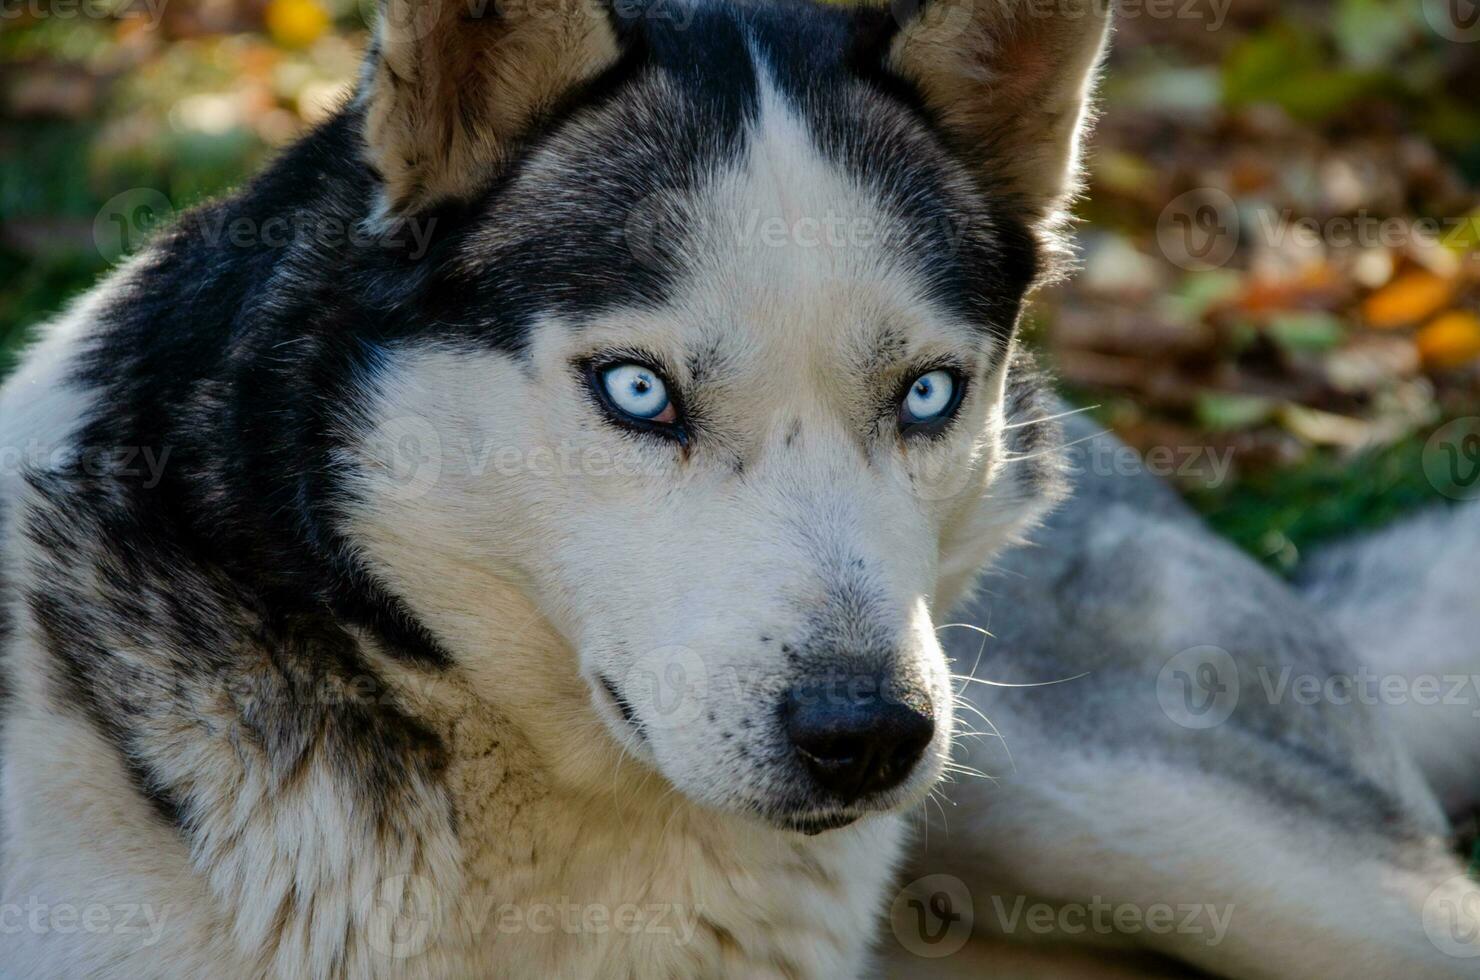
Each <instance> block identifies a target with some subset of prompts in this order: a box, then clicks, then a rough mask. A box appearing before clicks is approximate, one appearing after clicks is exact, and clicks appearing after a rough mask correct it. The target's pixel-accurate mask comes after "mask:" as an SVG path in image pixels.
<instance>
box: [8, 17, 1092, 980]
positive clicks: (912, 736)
mask: <svg viewBox="0 0 1480 980" xmlns="http://www.w3.org/2000/svg"><path fill="white" fill-rule="evenodd" d="M900 9H901V11H903V8H900ZM1106 32H1107V24H1106V17H1105V15H1104V10H1103V5H1100V4H1097V3H1094V2H1092V0H1064V2H1061V3H1058V4H1050V5H1042V4H1034V3H1031V2H1028V0H1008V2H993V3H982V2H972V0H933V2H930V3H927V4H924V5H922V7H921V9H919V10H917V11H912V12H900V13H896V12H891V11H888V10H884V11H872V12H859V11H853V10H847V9H842V8H837V7H827V6H822V5H819V4H815V3H810V2H792V3H786V2H767V3H756V4H746V3H741V2H722V0H714V2H699V0H695V2H692V3H683V4H668V3H654V4H647V5H644V4H637V3H632V4H618V5H616V6H615V8H612V7H609V6H608V5H606V4H603V3H597V2H593V0H539V2H534V0H528V2H524V3H521V2H518V0H509V2H503V0H496V2H490V3H470V2H467V0H431V2H424V0H423V2H418V0H389V2H388V4H387V5H386V7H385V9H383V10H382V12H381V21H380V27H379V29H378V32H377V35H376V38H375V41H374V44H373V47H372V50H371V51H370V52H369V55H368V57H367V59H366V62H365V68H364V72H363V77H362V79H361V81H360V84H359V88H358V91H357V93H356V95H355V97H354V99H353V101H352V103H351V104H349V105H348V106H346V107H345V108H344V110H343V111H341V112H340V113H339V114H338V115H337V116H336V117H335V118H334V119H333V120H331V121H330V122H328V123H327V124H326V125H325V126H323V127H322V128H320V129H319V130H317V131H316V132H314V133H312V134H311V135H309V136H308V137H307V138H305V139H304V140H303V141H302V142H301V143H299V144H298V145H296V146H295V147H293V148H292V149H291V150H289V151H288V152H287V153H286V154H285V155H284V156H283V157H282V159H281V160H280V161H279V162H278V163H277V164H276V165H274V166H273V167H272V168H271V169H270V170H269V171H268V172H267V173H265V174H264V175H263V176H262V177H260V178H259V179H257V180H256V181H255V182H254V183H252V184H251V186H250V187H248V188H247V189H246V190H244V191H243V192H242V193H240V194H238V195H236V196H234V197H232V198H230V199H227V200H225V201H222V202H220V203H217V204H215V205H212V206H210V207H208V208H206V209H205V210H203V211H200V212H196V213H194V214H188V215H186V216H184V217H183V218H181V219H180V220H179V221H177V222H176V223H175V225H174V226H173V228H171V229H170V230H169V231H168V232H166V233H164V234H163V235H161V236H160V237H158V239H157V240H156V241H154V242H153V243H152V245H151V246H150V247H149V248H148V249H147V250H145V251H144V252H142V253H141V254H140V255H138V256H136V257H135V258H134V259H132V260H131V261H130V262H129V263H128V264H127V265H126V266H125V267H123V268H122V269H120V270H119V271H118V272H117V273H116V274H115V275H113V276H112V277H111V278H110V279H108V280H107V281H106V282H105V283H104V284H102V285H101V286H100V287H99V288H98V289H96V290H95V291H93V292H92V293H91V294H90V295H88V296H87V297H86V298H85V299H83V300H82V301H81V302H80V303H79V304H78V305H77V306H76V307H75V308H74V309H72V310H71V311H70V313H68V314H67V315H66V316H65V317H63V318H62V319H61V320H59V321H58V322H56V323H54V324H52V325H51V326H50V328H49V329H48V330H47V331H46V333H45V335H44V336H43V338H42V339H41V340H40V342H39V344H38V345H37V346H36V347H35V349H34V350H32V351H31V352H30V353H29V355H28V356H27V357H26V359H25V360H24V362H23V364H22V366H21V368H20V370H19V373H18V374H17V375H16V376H15V377H14V378H12V379H11V380H10V381H9V382H8V384H7V385H6V387H5V388H4V390H3V395H0V437H3V439H0V445H4V446H7V447H20V448H21V449H22V450H23V457H24V461H25V462H24V464H23V465H22V466H19V467H14V466H12V467H7V471H6V472H5V473H4V474H3V483H0V501H3V506H4V519H3V537H0V542H3V543H0V554H3V556H4V563H3V576H4V580H5V586H4V593H3V597H0V607H3V609H4V616H5V627H4V629H5V639H4V646H3V676H4V678H5V684H6V688H7V691H8V694H7V699H6V703H5V708H4V720H3V744H0V759H3V790H0V799H3V838H0V854H3V862H4V867H3V878H0V911H3V912H4V914H5V917H6V918H5V922H4V923H0V925H3V926H5V928H6V932H7V935H6V937H5V941H4V942H3V943H0V973H3V974H5V975H6V976H20V977H28V978H29V977H66V978H74V977H83V976H106V977H153V976H158V977H193V976H211V977H223V976H230V977H237V976H241V977H252V976H272V977H289V978H298V977H305V978H307V977H336V976H347V977H368V976H384V977H475V976H476V977H485V976H510V977H574V976H591V977H596V976H599V977H668V976H692V977H724V976H734V977H746V978H754V977H825V978H836V977H845V976H857V975H859V974H860V972H862V971H864V970H865V969H866V968H867V961H868V957H869V950H870V948H871V946H872V944H873V942H874V940H875V936H876V931H877V927H878V924H879V920H880V916H881V914H882V911H883V909H884V906H885V904H886V897H887V889H888V884H889V882H890V880H891V876H892V874H893V872H894V871H895V869H896V864H897V860H898V858H899V854H900V850H901V842H902V838H903V836H904V834H905V832H906V829H907V824H906V819H905V817H904V816H903V814H904V812H905V811H907V810H909V809H910V808H911V807H913V806H915V805H917V804H918V803H919V802H920V801H921V800H922V799H923V798H924V796H925V794H926V793H927V792H928V791H929V789H930V787H931V786H932V785H933V784H934V783H935V782H936V780H937V778H938V777H939V776H940V775H941V773H942V772H943V770H944V768H945V766H946V759H947V755H948V749H949V747H950V744H951V740H952V730H953V719H952V688H951V683H950V678H949V677H948V674H947V667H946V660H945V657H944V654H943V651H942V649H941V647H940V645H939V643H938V642H937V639H936V626H937V622H936V618H935V617H936V613H937V611H939V610H944V609H946V608H948V607H950V606H951V605H952V604H953V603H954V602H955V600H956V598H957V597H958V596H960V595H961V594H962V593H963V592H964V591H965V590H966V589H967V587H968V585H969V584H970V583H971V581H972V580H973V578H974V576H975V574H976V572H977V570H978V568H979V566H981V565H982V563H983V562H985V561H986V560H987V559H988V558H990V557H991V556H992V555H993V553H994V552H996V551H997V550H998V549H999V548H1000V547H1002V546H1003V545H1004V544H1005V543H1007V542H1008V541H1010V540H1012V539H1013V538H1014V537H1015V536H1016V535H1017V534H1018V533H1019V530H1020V529H1021V528H1023V527H1024V526H1025V525H1026V524H1027V523H1029V522H1031V521H1032V520H1033V519H1034V517H1035V515H1037V514H1038V513H1039V512H1040V511H1042V510H1043V509H1044V508H1045V507H1046V506H1047V505H1048V504H1049V503H1051V502H1052V501H1053V499H1054V498H1055V497H1056V495H1057V493H1058V479H1057V475H1056V469H1055V466H1054V465H1053V463H1052V455H1051V453H1049V452H1048V451H1049V450H1050V449H1051V447H1052V444H1053V440H1054V438H1055V435H1054V431H1053V428H1052V426H1029V427H1021V428H1012V425H1013V421H1012V420H1013V419H1014V418H1036V417H1038V416H1041V415H1042V414H1043V413H1044V411H1045V410H1046V409H1045V407H1044V406H1043V405H1042V404H1040V402H1039V394H1038V390H1039V383H1038V382H1037V381H1036V379H1035V377H1034V375H1033V374H1032V371H1031V370H1030V368H1029V367H1028V366H1027V365H1026V364H1025V362H1024V360H1023V358H1022V357H1021V356H1020V355H1018V354H1017V353H1016V352H1015V350H1014V335H1015V329H1016V324H1017V319H1018V315H1019V311H1020V309H1021V307H1022V303H1023V300H1024V297H1025V295H1026V294H1028V293H1029V291H1030V290H1031V289H1033V288H1034V286H1035V285H1036V284H1038V283H1040V282H1041V281H1042V280H1043V279H1044V278H1045V277H1046V276H1049V275H1051V274H1052V273H1053V270H1054V269H1055V267H1056V266H1057V265H1058V264H1059V263H1058V257H1059V254H1060V251H1061V247H1060V244H1059V240H1058V235H1059V231H1060V229H1059V226H1060V224H1061V222H1062V218H1063V213H1064V208H1065V206H1066V203H1067V202H1068V200H1069V198H1070V197H1071V196H1072V194H1073V192H1074V190H1075V174H1076V170H1077V166H1078V161H1077V157H1078V143H1079V140H1080V136H1081V130H1082V129H1083V127H1084V123H1085V119H1086V115H1087V111H1086V104H1087V99H1088V97H1089V90H1090V85H1091V81H1092V78H1093V76H1094V73H1095V69H1096V65H1097V63H1098V61H1099V59H1100V56H1101V52H1102V50H1103V47H1104V43H1105V37H1106ZM285 233H286V239H285V237H284V236H285ZM412 243H415V244H416V246H417V247H414V248H413V247H412ZM17 923H19V927H16V924H17Z"/></svg>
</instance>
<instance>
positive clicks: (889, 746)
mask: <svg viewBox="0 0 1480 980" xmlns="http://www.w3.org/2000/svg"><path fill="white" fill-rule="evenodd" d="M858 686H861V687H863V688H864V689H865V690H863V691H859V690H857V689H856V687H858ZM854 688H855V689H849V690H840V685H836V684H805V685H800V686H798V687H795V688H793V689H792V690H791V692H790V694H789V695H788V697H787V701H786V706H785V714H786V733H787V735H788V736H790V738H791V743H792V745H794V746H796V751H797V755H798V756H800V757H801V760H802V762H803V764H804V765H805V766H806V767H807V771H808V772H810V773H811V774H812V775H813V777H814V778H815V779H816V780H817V782H818V783H820V784H822V785H823V786H824V787H826V788H827V789H829V790H831V791H832V792H833V793H835V794H837V795H838V796H839V797H841V798H842V800H843V801H844V802H845V803H852V802H854V801H855V800H858V799H860V798H861V797H864V796H868V795H869V794H871V793H882V792H883V791H885V790H887V789H892V788H894V787H895V786H898V785H899V784H900V783H901V782H903V781H904V778H905V777H906V776H908V775H909V774H910V770H912V769H914V768H915V763H916V762H919V761H920V756H921V755H922V754H923V753H924V751H925V747H926V746H927V745H929V744H930V739H931V738H932V736H934V734H935V720H934V718H932V717H931V716H930V714H929V712H928V710H926V711H922V710H920V709H919V708H916V707H914V704H928V703H929V699H928V698H926V697H924V696H920V695H916V696H898V695H892V694H891V693H890V692H889V691H888V690H887V689H883V688H881V687H880V686H878V685H877V684H873V683H871V684H865V685H856V686H854Z"/></svg>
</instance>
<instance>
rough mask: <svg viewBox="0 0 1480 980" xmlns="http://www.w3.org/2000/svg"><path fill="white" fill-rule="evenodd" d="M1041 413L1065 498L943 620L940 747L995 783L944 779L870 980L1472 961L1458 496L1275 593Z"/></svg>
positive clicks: (1320, 561) (1472, 532) (1126, 454)
mask: <svg viewBox="0 0 1480 980" xmlns="http://www.w3.org/2000/svg"><path fill="white" fill-rule="evenodd" d="M1054 414H1058V413H1054ZM1068 434H1069V435H1070V436H1071V437H1072V440H1071V441H1073V442H1075V443H1076V445H1075V446H1074V447H1073V448H1072V449H1071V450H1070V453H1069V456H1070V460H1071V462H1070V465H1069V471H1070V473H1071V482H1072V484H1073V488H1074V492H1073V495H1072V497H1071V498H1070V500H1069V501H1068V502H1067V503H1066V504H1065V505H1063V506H1062V507H1061V508H1059V509H1058V510H1057V511H1056V512H1055V513H1054V514H1052V515H1051V516H1050V517H1049V518H1048V521H1047V523H1046V525H1045V526H1044V527H1042V528H1040V529H1039V530H1038V531H1036V532H1035V533H1034V535H1033V546H1031V547H1029V548H1024V549H1020V550H1017V551H1014V552H1013V553H1011V554H1009V555H1006V556H1004V557H1003V558H1002V560H1000V561H999V562H997V563H996V564H995V566H994V568H993V569H991V570H989V571H988V572H987V573H986V575H985V576H984V582H983V584H982V588H981V590H980V593H979V595H978V596H977V598H975V599H974V600H973V601H972V602H971V604H970V605H969V606H967V607H965V608H964V610H963V611H962V612H961V613H960V614H958V615H955V616H953V617H952V619H953V620H956V621H958V622H959V623H961V624H964V625H951V626H948V627H947V628H945V629H944V630H943V633H942V635H943V637H946V638H947V639H946V643H947V648H948V651H949V653H950V654H951V655H952V657H953V659H954V661H955V664H956V668H957V670H958V671H959V672H960V675H961V676H962V677H963V678H964V677H975V678H979V679H981V681H983V682H976V681H970V682H964V683H966V685H967V686H968V687H969V690H966V691H964V692H963V693H964V694H965V696H966V697H968V698H969V701H970V708H969V709H967V710H966V714H965V715H963V724H965V723H974V725H975V727H976V728H977V729H980V730H981V732H982V733H983V734H984V735H986V736H987V737H984V738H981V739H975V738H973V739H968V740H966V741H965V742H964V743H963V751H958V753H957V755H958V758H959V759H960V761H961V763H962V764H963V766H964V768H965V770H968V771H970V770H979V771H983V772H985V773H987V774H989V775H991V776H993V777H997V778H996V780H995V781H993V782H989V781H987V780H984V779H978V778H964V779H962V780H960V781H959V782H957V783H956V784H955V785H951V786H946V787H944V794H945V796H946V797H948V798H949V800H950V801H951V802H953V803H955V804H956V806H954V807H952V806H950V805H946V806H944V807H943V808H942V810H943V812H942V813H941V815H940V816H939V817H938V818H937V819H936V820H935V821H933V822H932V823H931V825H930V826H929V833H928V836H926V837H925V838H924V846H923V847H921V848H915V849H913V850H912V852H911V861H910V864H911V867H910V870H909V871H908V872H907V876H906V877H907V879H908V880H910V881H912V882H914V885H913V887H912V888H909V889H907V890H906V892H905V893H904V894H905V897H904V898H903V899H902V900H901V901H900V902H897V903H896V909H895V916H894V919H895V921H894V926H895V929H894V935H895V936H896V937H898V939H899V941H900V942H901V943H903V944H904V945H903V948H900V949H898V950H897V952H898V953H899V954H900V956H899V962H898V967H897V969H896V970H895V972H894V974H892V975H896V976H899V977H911V976H921V977H924V976H929V977H945V976H956V975H961V976H968V975H971V972H970V971H971V969H974V967H971V966H969V965H968V964H974V963H977V962H982V963H984V964H986V967H985V968H986V969H990V970H993V971H995V972H994V974H993V975H1003V976H1013V977H1019V978H1025V977H1038V976H1043V977H1058V978H1063V977H1135V976H1178V975H1183V976H1185V975H1186V973H1185V967H1184V968H1182V969H1180V970H1179V969H1176V968H1174V967H1171V966H1168V965H1166V964H1165V963H1163V964H1160V965H1158V964H1157V963H1155V962H1149V961H1147V960H1146V959H1144V954H1145V953H1147V952H1151V953H1156V954H1161V955H1162V956H1165V957H1168V958H1175V959H1176V960H1179V961H1181V962H1182V963H1184V964H1191V965H1193V966H1195V967H1197V968H1200V969H1201V970H1204V971H1206V972H1207V973H1209V974H1212V975H1215V976H1223V977H1237V978H1260V977H1330V978H1344V977H1374V978H1377V977H1410V978H1418V977H1473V976H1477V975H1480V883H1477V882H1475V881H1473V880H1470V879H1468V878H1466V877H1465V876H1464V871H1465V869H1464V865H1463V863H1462V862H1461V861H1460V859H1459V858H1458V857H1457V856H1456V855H1455V853H1454V852H1453V850H1452V844H1453V841H1452V837H1453V829H1452V827H1451V824H1450V821H1449V819H1448V815H1454V816H1459V815H1462V814H1463V813H1464V812H1465V811H1466V810H1467V809H1468V808H1471V807H1474V806H1475V805H1476V803H1477V801H1480V757H1477V755H1476V750H1477V746H1480V720H1477V719H1480V689H1476V688H1475V687H1474V685H1475V684H1477V683H1480V643H1477V641H1476V635H1477V632H1476V631H1477V629H1480V604H1477V603H1476V601H1475V589H1476V583H1477V582H1480V508H1477V507H1476V506H1474V505H1471V506H1470V507H1468V508H1456V509H1453V510H1445V511H1439V512H1436V513H1434V514H1429V515H1423V516H1421V517H1419V518H1416V519H1414V520H1412V521H1409V522H1405V523H1403V524H1400V525H1398V526H1396V527H1394V528H1392V529H1390V530H1388V531H1384V532H1382V533H1381V534H1379V535H1376V536H1375V537H1372V538H1369V539H1363V540H1355V541H1351V542H1348V543H1343V544H1341V545H1338V546H1336V547H1334V548H1333V549H1331V550H1330V551H1328V552H1325V553H1321V554H1318V555H1317V556H1316V557H1315V558H1314V559H1313V560H1311V561H1310V562H1309V563H1308V565H1307V566H1306V567H1305V568H1303V569H1302V570H1301V574H1300V577H1299V586H1298V591H1297V590H1292V589H1291V588H1290V587H1289V586H1288V585H1286V584H1284V583H1282V582H1279V581H1277V580H1276V579H1275V578H1274V577H1273V576H1271V575H1270V574H1269V573H1267V572H1265V571H1264V570H1263V569H1261V568H1259V567H1258V566H1257V565H1255V564H1254V563H1253V562H1252V561H1251V560H1249V559H1248V558H1247V557H1245V556H1243V555H1242V554H1240V553H1239V552H1238V551H1237V550H1235V549H1234V548H1233V547H1232V546H1231V545H1229V544H1227V543H1226V542H1223V541H1221V540H1219V539H1218V538H1216V537H1215V536H1214V535H1213V534H1212V533H1211V532H1209V531H1208V530H1207V529H1206V528H1204V527H1203V526H1202V524H1201V522H1200V521H1199V520H1197V518H1196V517H1194V516H1193V515H1192V514H1191V513H1190V512H1189V511H1188V509H1187V508H1186V506H1185V505H1183V504H1182V503H1181V502H1180V501H1179V500H1177V499H1176V497H1175V496H1174V495H1173V494H1172V492H1171V491H1170V490H1169V489H1168V488H1167V487H1166V486H1164V485H1162V484H1161V483H1160V482H1159V481H1158V480H1156V479H1155V478H1154V477H1152V476H1150V475H1149V474H1147V473H1145V472H1144V470H1143V469H1141V468H1140V467H1139V465H1138V464H1137V463H1136V457H1135V456H1134V454H1133V453H1132V452H1131V451H1130V450H1129V449H1128V448H1127V447H1126V446H1124V445H1123V444H1121V443H1119V442H1117V441H1115V440H1114V439H1113V437H1110V436H1108V435H1103V434H1099V435H1097V434H1095V431H1094V429H1093V427H1092V426H1090V425H1089V424H1088V423H1085V422H1083V421H1082V420H1079V419H1076V420H1075V421H1074V422H1073V423H1071V424H1070V426H1069V429H1068ZM1081 440H1082V441H1081ZM1300 592H1304V593H1305V594H1304V595H1301V594H1300ZM1323 613H1324V614H1325V615H1322V614H1323ZM981 629H987V630H989V631H990V633H991V634H992V637H991V638H990V639H988V638H985V637H983V636H982V635H981V633H980V630H981ZM1053 682H1059V683H1053ZM994 683H995V684H1007V685H1023V686H992V685H993V684H994ZM982 716H985V718H987V719H990V725H988V724H987V723H986V722H985V721H984V720H983V717H982ZM1446 810H1447V811H1448V815H1447V814H1446ZM940 876H945V877H940ZM932 900H933V901H934V905H932V904H931V903H932ZM932 909H933V910H934V911H932ZM921 915H923V916H924V918H923V920H921V918H920V916H921ZM968 916H970V918H968ZM953 933H954V934H953ZM922 936H928V937H929V938H930V939H931V940H933V941H934V944H933V945H929V944H924V943H923V942H922V940H921V937H922ZM973 936H974V937H975V938H974V939H972V937H973ZM968 941H969V942H968ZM1087 943H1088V944H1094V953H1093V955H1089V954H1086V953H1084V952H1076V951H1075V950H1074V949H1073V948H1072V947H1073V946H1074V945H1078V946H1084V945H1085V944H1087ZM1025 944H1031V945H1025ZM953 946H955V947H964V948H960V949H959V951H958V952H955V955H953V956H951V957H949V958H948V957H945V956H942V957H941V958H940V959H919V958H917V956H916V955H915V954H918V953H921V952H922V951H923V952H924V953H927V954H931V953H944V952H951V951H952V949H953ZM1066 947H1067V948H1066ZM1131 950H1140V951H1141V955H1136V954H1133V953H1132V952H1131ZM957 971H959V972H957ZM1002 971H1005V972H1002ZM976 975H981V974H976Z"/></svg>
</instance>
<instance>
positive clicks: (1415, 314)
mask: <svg viewBox="0 0 1480 980" xmlns="http://www.w3.org/2000/svg"><path fill="white" fill-rule="evenodd" d="M1453 295H1454V286H1453V285H1452V284H1451V283H1450V282H1448V281H1447V280H1445V279H1441V278H1440V277H1438V276H1436V275H1434V274H1433V273H1432V272H1429V271H1427V270H1424V269H1414V270H1413V271H1411V272H1406V273H1404V274H1403V275H1401V276H1399V277H1398V278H1396V279H1394V280H1393V281H1392V282H1390V283H1388V284H1387V285H1386V286H1384V287H1383V288H1381V289H1379V290H1378V291H1377V292H1375V293H1373V294H1372V295H1371V296H1368V297H1367V298H1366V300H1364V301H1363V302H1362V315H1363V316H1364V317H1366V319H1367V322H1368V323H1370V324H1371V325H1372V326H1374V327H1381V328H1382V329H1384V330H1391V329H1393V328H1395V327H1406V326H1408V325H1409V324H1411V323H1417V322H1418V321H1420V320H1423V319H1425V318H1427V317H1431V316H1433V315H1434V314H1435V313H1438V312H1439V311H1440V310H1442V309H1443V308H1444V307H1445V305H1446V304H1448V302H1449V300H1450V298H1451V297H1452V296H1453Z"/></svg>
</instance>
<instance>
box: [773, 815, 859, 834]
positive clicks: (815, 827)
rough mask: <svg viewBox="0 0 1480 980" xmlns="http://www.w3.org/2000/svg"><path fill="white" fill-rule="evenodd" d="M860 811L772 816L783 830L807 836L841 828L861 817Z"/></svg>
mask: <svg viewBox="0 0 1480 980" xmlns="http://www.w3.org/2000/svg"><path fill="white" fill-rule="evenodd" d="M863 816H864V814H861V813H821V814H818V813H806V814H791V815H783V816H778V817H775V818H773V821H774V822H775V823H776V824H777V826H779V827H781V828H782V829H783V830H792V831H795V832H797V833H799V834H806V835H807V836H808V837H816V836H818V835H819V834H825V833H828V832H829V831H833V830H842V829H843V828H844V827H848V826H851V825H852V824H854V823H856V822H857V821H859V820H861V819H862V818H863Z"/></svg>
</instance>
